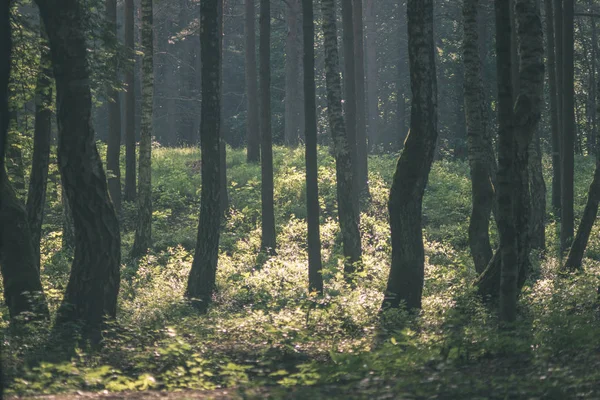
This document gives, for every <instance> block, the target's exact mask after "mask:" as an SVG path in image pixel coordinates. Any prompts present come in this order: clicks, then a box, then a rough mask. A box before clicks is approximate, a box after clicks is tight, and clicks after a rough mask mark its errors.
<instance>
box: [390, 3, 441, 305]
mask: <svg viewBox="0 0 600 400" xmlns="http://www.w3.org/2000/svg"><path fill="white" fill-rule="evenodd" d="M407 16H408V54H409V63H410V79H411V80H410V83H411V88H412V105H411V122H410V133H409V135H408V137H407V139H406V142H405V144H404V150H403V151H402V153H401V154H400V158H399V160H398V164H397V166H396V173H395V174H394V179H393V182H392V189H391V191H390V199H389V203H388V210H389V213H390V228H391V231H392V265H391V269H390V276H389V278H388V283H387V288H386V291H385V298H384V300H383V306H382V307H383V308H386V307H393V308H397V307H399V306H400V305H402V304H403V305H405V306H406V308H407V309H408V310H415V309H420V308H421V298H422V293H423V283H424V271H425V253H424V247H423V230H422V229H423V225H422V207H423V194H424V192H425V186H426V185H427V179H428V176H429V171H430V169H431V164H432V162H433V155H434V152H435V144H436V140H437V135H438V133H437V82H436V69H435V54H434V48H435V47H434V39H433V0H408V3H407Z"/></svg>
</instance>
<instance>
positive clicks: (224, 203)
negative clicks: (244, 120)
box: [219, 0, 229, 218]
mask: <svg viewBox="0 0 600 400" xmlns="http://www.w3.org/2000/svg"><path fill="white" fill-rule="evenodd" d="M225 1H226V0H219V51H220V52H221V60H223V51H224V47H223V39H224V32H225V5H226V4H225ZM220 68H221V70H220V72H219V74H220V75H219V76H220V77H221V87H223V82H222V79H223V63H222V62H221V65H220ZM222 107H223V104H221V115H224V111H223V108H222ZM224 125H225V124H221V123H220V124H219V129H221V133H220V135H219V152H220V153H221V155H220V163H221V167H220V170H219V179H220V183H219V187H220V190H221V200H220V204H221V205H220V207H221V210H220V211H221V215H222V216H223V217H224V218H225V217H226V215H227V212H228V210H229V194H228V193H227V145H226V142H225V132H224V129H223V128H224Z"/></svg>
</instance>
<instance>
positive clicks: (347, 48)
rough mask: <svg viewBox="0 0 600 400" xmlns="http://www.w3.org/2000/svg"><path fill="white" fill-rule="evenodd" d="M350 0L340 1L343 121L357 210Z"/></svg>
mask: <svg viewBox="0 0 600 400" xmlns="http://www.w3.org/2000/svg"><path fill="white" fill-rule="evenodd" d="M352 1H353V0H344V1H342V28H343V29H342V45H343V51H344V74H343V75H344V92H343V93H344V108H343V109H344V121H345V123H346V136H347V137H348V145H349V146H350V151H351V153H350V155H351V157H352V168H354V170H353V171H352V179H354V183H353V186H352V190H353V192H352V201H354V206H355V207H356V209H357V210H359V201H358V200H359V190H360V186H361V185H360V182H359V172H358V148H357V147H358V146H357V143H358V141H357V140H356V139H357V137H356V127H357V125H356V122H357V116H356V113H357V110H356V105H357V101H356V63H355V61H354V57H355V54H354V39H355V38H354V19H353V13H352ZM359 217H360V214H359Z"/></svg>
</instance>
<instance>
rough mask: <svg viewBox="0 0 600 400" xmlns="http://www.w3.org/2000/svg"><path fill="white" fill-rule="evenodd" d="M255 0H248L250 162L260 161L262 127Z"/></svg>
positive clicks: (248, 155)
mask: <svg viewBox="0 0 600 400" xmlns="http://www.w3.org/2000/svg"><path fill="white" fill-rule="evenodd" d="M255 17H256V14H255V10H254V0H246V27H245V28H246V31H245V34H246V102H247V105H248V111H247V112H248V116H247V117H246V136H247V141H248V152H247V160H248V162H259V161H260V127H259V122H258V121H259V120H258V104H259V103H258V101H256V99H258V87H257V86H258V85H257V77H256V75H257V74H256V36H255V35H256V32H255V29H254V21H255Z"/></svg>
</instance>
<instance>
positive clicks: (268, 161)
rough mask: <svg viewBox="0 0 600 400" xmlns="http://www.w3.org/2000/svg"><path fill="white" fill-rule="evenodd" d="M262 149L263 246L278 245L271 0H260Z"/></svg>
mask: <svg viewBox="0 0 600 400" xmlns="http://www.w3.org/2000/svg"><path fill="white" fill-rule="evenodd" d="M259 52H260V100H261V101H260V106H261V109H260V117H261V118H260V130H261V141H260V150H261V151H260V152H261V176H262V189H261V200H262V240H261V249H262V250H266V251H268V252H273V251H275V249H276V236H275V210H274V208H275V206H274V204H273V147H272V137H271V3H270V0H260V49H259Z"/></svg>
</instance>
